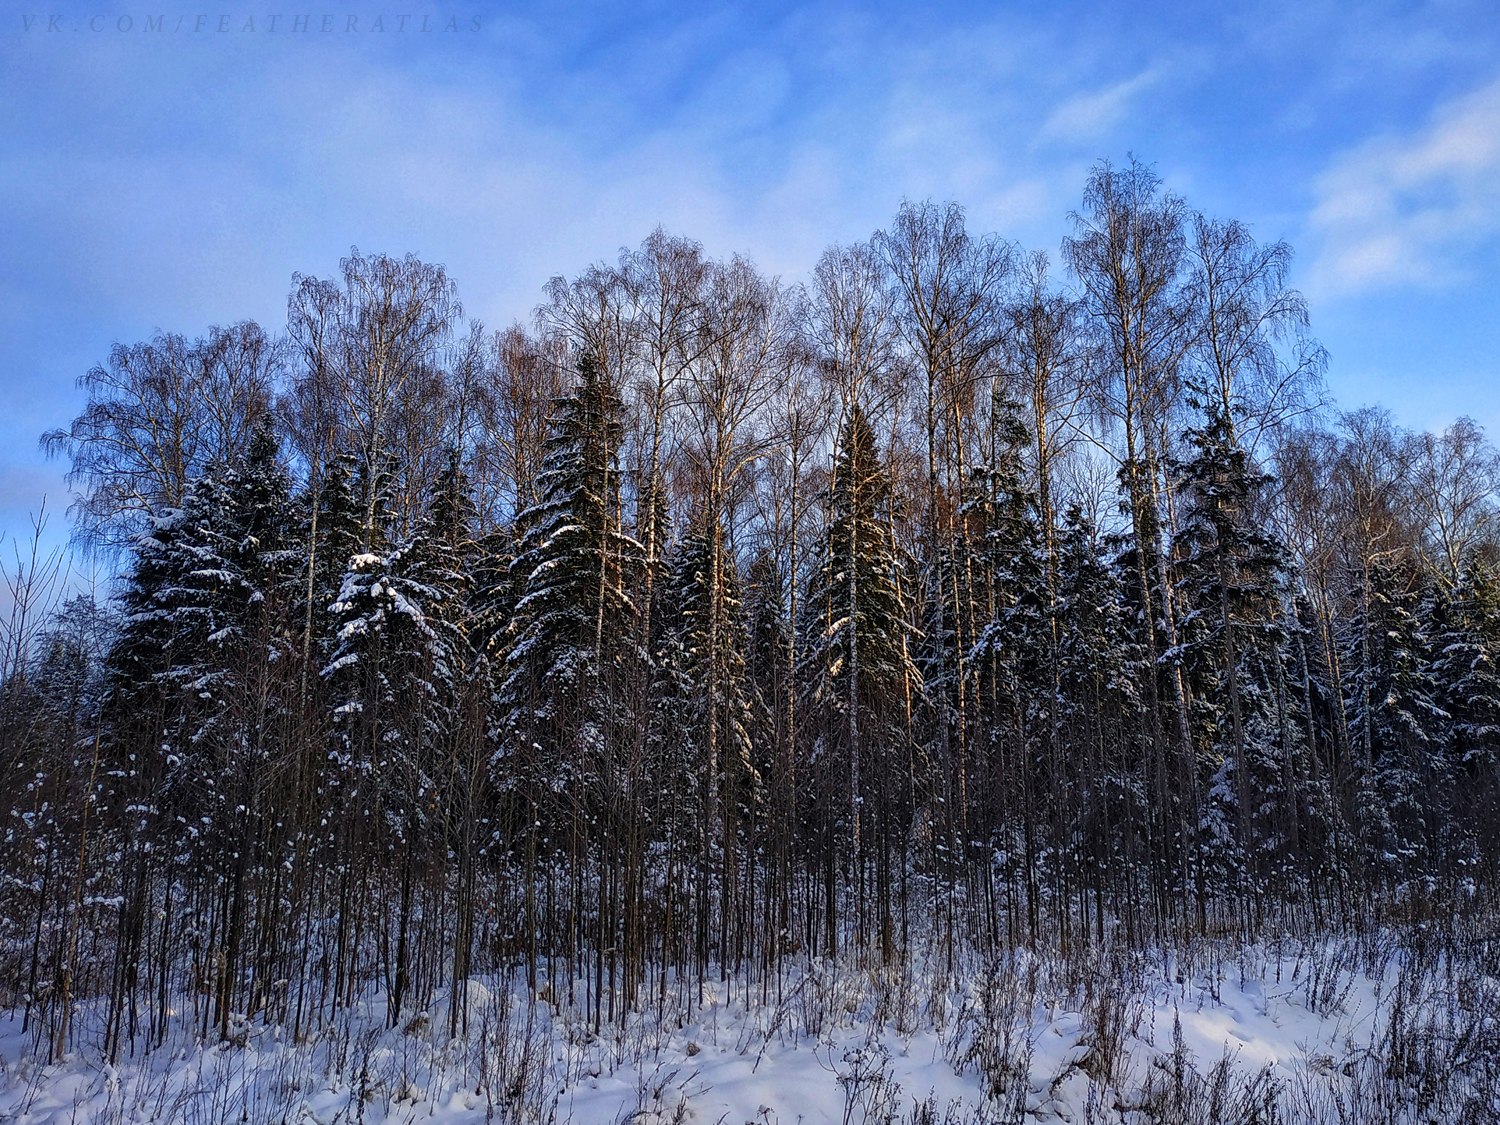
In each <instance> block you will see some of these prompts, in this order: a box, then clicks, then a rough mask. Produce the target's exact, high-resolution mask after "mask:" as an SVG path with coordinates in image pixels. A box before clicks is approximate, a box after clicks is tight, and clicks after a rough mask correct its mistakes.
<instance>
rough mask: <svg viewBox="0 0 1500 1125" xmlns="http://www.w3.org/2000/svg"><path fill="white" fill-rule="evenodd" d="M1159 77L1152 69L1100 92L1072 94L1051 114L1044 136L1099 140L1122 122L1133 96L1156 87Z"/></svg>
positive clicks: (1154, 69)
mask: <svg viewBox="0 0 1500 1125" xmlns="http://www.w3.org/2000/svg"><path fill="white" fill-rule="evenodd" d="M1160 77H1161V72H1160V71H1159V70H1158V69H1157V68H1155V67H1152V68H1150V69H1148V70H1143V71H1141V73H1140V74H1137V75H1136V76H1135V77H1134V78H1127V79H1126V80H1125V81H1124V82H1117V83H1115V84H1114V85H1113V86H1106V87H1105V88H1104V89H1102V90H1092V91H1088V92H1085V93H1081V94H1075V95H1073V96H1072V97H1070V98H1068V99H1067V100H1066V101H1064V102H1063V103H1062V104H1061V105H1059V106H1058V107H1057V108H1056V109H1054V110H1053V111H1052V113H1051V115H1050V116H1049V117H1048V118H1047V123H1046V125H1045V126H1044V128H1043V132H1044V133H1046V134H1047V135H1049V136H1052V137H1057V138H1059V139H1062V140H1069V141H1088V140H1094V139H1095V138H1098V137H1101V136H1103V135H1105V134H1106V133H1108V132H1109V131H1110V130H1111V129H1113V128H1114V127H1115V126H1116V125H1118V124H1119V123H1120V122H1121V121H1123V120H1125V116H1126V114H1128V113H1129V112H1130V109H1131V103H1132V102H1133V101H1134V100H1135V98H1136V96H1137V95H1138V94H1140V93H1141V92H1142V91H1144V90H1147V89H1149V88H1150V87H1151V86H1153V85H1155V84H1156V82H1157V81H1158V79H1160Z"/></svg>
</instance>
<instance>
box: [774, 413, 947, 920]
mask: <svg viewBox="0 0 1500 1125" xmlns="http://www.w3.org/2000/svg"><path fill="white" fill-rule="evenodd" d="M891 502H892V496H891V487H890V481H889V478H888V477H887V476H886V472H885V468H884V466H883V465H882V464H881V462H880V456H879V452H878V450H877V449H876V445H875V432H874V430H873V429H871V427H870V423H869V421H868V419H867V418H866V417H865V414H864V411H863V410H862V409H861V408H860V407H859V406H858V405H855V406H853V407H852V408H851V409H850V412H849V417H848V419H847V420H846V421H845V423H844V427H843V432H842V433H841V435H840V438H839V445H838V452H837V455H836V459H835V464H834V474H833V484H832V487H831V489H830V491H829V496H828V509H829V515H830V518H829V525H828V531H827V534H826V536H825V537H824V539H823V542H822V543H821V545H820V553H819V557H818V559H817V561H816V563H815V565H814V568H813V571H812V574H811V576H810V578H809V581H808V591H807V597H806V601H805V602H804V605H805V606H806V610H805V616H804V619H803V622H802V624H801V629H802V632H803V634H804V637H805V639H804V641H803V643H802V655H801V660H800V674H799V678H800V679H801V681H802V683H803V685H804V687H803V691H804V692H805V695H806V703H807V710H808V711H809V712H810V713H813V714H816V715H818V716H819V717H820V729H819V733H818V736H817V746H816V747H815V748H814V756H815V757H816V758H820V759H821V761H820V762H818V763H817V764H818V766H819V770H820V772H821V774H822V777H823V779H824V780H823V784H824V785H825V786H827V789H826V790H825V791H824V793H823V795H822V796H823V800H825V801H826V802H827V803H826V805H824V807H823V810H822V816H823V818H824V831H825V833H826V834H827V837H828V850H827V852H826V863H827V868H826V870H827V871H828V873H829V878H828V880H827V882H828V884H829V888H830V890H831V887H832V882H833V878H832V873H833V872H834V870H835V860H836V852H835V850H834V841H835V840H837V839H838V838H839V837H842V842H843V844H844V845H845V851H844V854H845V855H846V856H847V858H848V860H849V876H850V878H851V879H852V880H853V881H854V882H855V891H856V915H857V920H858V921H859V922H860V923H861V924H863V921H864V919H863V917H862V913H863V906H864V902H863V899H864V895H865V879H866V877H867V875H868V872H867V871H866V864H867V861H868V860H869V859H874V860H876V871H875V877H876V882H877V885H876V886H875V888H874V890H875V897H876V900H877V903H878V905H879V908H880V911H881V915H880V926H881V938H882V942H883V944H884V945H886V946H887V947H888V946H889V943H890V940H891V932H890V924H891V916H890V913H889V909H890V902H889V891H890V885H889V875H890V869H889V860H890V857H889V854H888V849H889V846H890V845H891V843H892V842H893V841H894V840H895V839H896V838H897V837H896V825H897V823H898V822H900V820H901V818H900V817H899V816H898V815H897V814H896V810H895V808H894V807H893V806H894V801H895V800H896V798H897V795H898V793H899V792H900V790H899V788H898V787H897V785H896V784H895V782H896V778H897V776H898V773H897V770H898V767H899V764H900V763H899V759H897V758H896V753H895V752H896V748H897V747H900V746H902V745H903V743H904V741H905V736H904V732H903V730H902V728H901V725H900V724H899V723H898V722H897V719H898V716H899V715H900V714H901V710H900V704H901V701H902V700H903V699H905V698H909V696H910V694H911V693H914V692H919V691H920V690H921V685H922V679H921V674H920V673H919V672H918V670H917V668H916V666H915V664H914V663H913V662H912V660H911V658H910V657H909V656H908V655H907V648H906V645H905V644H904V640H905V637H906V636H907V635H908V634H909V633H910V632H911V627H910V625H909V623H908V621H907V618H906V607H905V603H904V599H903V596H902V590H901V584H900V572H899V570H898V566H897V560H896V553H895V550H894V547H893V544H892V543H891V540H890V524H889V521H888V519H887V518H886V513H887V506H888V505H889V504H890V503H891ZM866 810H868V811H869V812H870V813H873V816H872V817H871V818H870V819H871V820H872V821H873V823H870V824H868V825H867V824H865V823H863V822H862V821H863V820H864V819H865V817H864V815H863V814H864V812H865V811H866ZM825 906H826V909H827V911H828V925H829V935H828V936H829V942H830V945H832V944H833V942H834V921H833V919H834V910H835V903H834V901H833V900H832V898H831V897H830V899H829V901H828V902H827V903H826V904H825Z"/></svg>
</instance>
